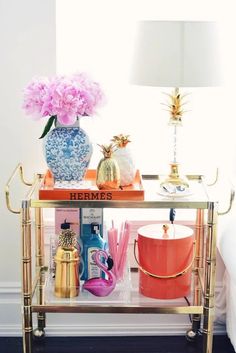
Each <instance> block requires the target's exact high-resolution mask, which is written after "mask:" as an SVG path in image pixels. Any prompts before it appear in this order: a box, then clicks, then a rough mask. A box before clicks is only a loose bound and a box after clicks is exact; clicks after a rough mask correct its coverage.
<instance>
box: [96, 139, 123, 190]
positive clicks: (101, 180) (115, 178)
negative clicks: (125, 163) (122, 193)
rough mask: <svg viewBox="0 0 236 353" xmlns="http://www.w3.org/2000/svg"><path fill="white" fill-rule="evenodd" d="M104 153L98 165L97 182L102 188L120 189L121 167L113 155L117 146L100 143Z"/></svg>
mask: <svg viewBox="0 0 236 353" xmlns="http://www.w3.org/2000/svg"><path fill="white" fill-rule="evenodd" d="M99 146H100V147H101V149H102V150H101V151H102V153H103V155H104V158H102V159H101V160H100V162H99V164H98V167H97V178H96V184H97V187H98V189H100V190H112V189H119V187H120V169H119V166H118V163H117V162H116V160H115V159H114V158H113V157H112V154H113V152H114V148H115V146H114V145H113V144H110V145H99Z"/></svg>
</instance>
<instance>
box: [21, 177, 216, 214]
mask: <svg viewBox="0 0 236 353" xmlns="http://www.w3.org/2000/svg"><path fill="white" fill-rule="evenodd" d="M43 177H44V175H40V174H39V175H37V177H36V179H35V181H34V183H33V185H32V187H31V188H30V190H29V192H28V194H27V199H28V200H30V206H31V207H33V208H38V207H42V208H56V207H61V208H67V207H75V208H77V207H78V208H171V207H175V208H186V209H207V208H208V203H209V202H211V201H214V200H211V199H210V196H209V191H208V188H207V186H206V184H205V181H204V178H203V176H201V175H188V176H187V177H188V180H189V185H190V192H189V194H187V195H186V196H181V197H179V196H178V197H176V196H165V195H163V194H162V193H161V192H160V190H161V189H160V180H162V178H161V176H158V175H142V177H141V181H142V184H141V185H142V188H143V199H135V198H134V199H132V198H131V199H127V200H125V199H122V200H112V199H111V200H108V199H106V200H101V199H100V200H86V199H84V200H74V198H73V199H72V200H55V199H54V200H46V199H45V200H40V199H39V197H38V195H39V190H40V188H41V185H42V180H43Z"/></svg>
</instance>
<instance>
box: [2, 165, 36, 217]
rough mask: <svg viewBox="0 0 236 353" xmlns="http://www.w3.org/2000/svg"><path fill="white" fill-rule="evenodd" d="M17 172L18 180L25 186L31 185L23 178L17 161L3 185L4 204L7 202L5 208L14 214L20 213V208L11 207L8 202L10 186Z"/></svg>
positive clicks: (21, 168) (21, 169)
mask: <svg viewBox="0 0 236 353" xmlns="http://www.w3.org/2000/svg"><path fill="white" fill-rule="evenodd" d="M18 172H19V174H20V180H21V182H22V183H23V184H24V185H26V186H32V183H29V182H27V181H25V178H24V172H23V167H22V164H21V163H19V164H18V165H17V166H16V168H15V169H14V171H13V173H12V175H11V176H10V178H9V179H8V181H7V183H6V186H5V196H6V204H7V208H8V210H9V211H10V212H12V213H15V214H20V212H21V211H20V209H18V210H16V209H14V208H12V207H11V202H10V186H11V183H12V181H13V180H14V178H15V176H16V174H17V173H18Z"/></svg>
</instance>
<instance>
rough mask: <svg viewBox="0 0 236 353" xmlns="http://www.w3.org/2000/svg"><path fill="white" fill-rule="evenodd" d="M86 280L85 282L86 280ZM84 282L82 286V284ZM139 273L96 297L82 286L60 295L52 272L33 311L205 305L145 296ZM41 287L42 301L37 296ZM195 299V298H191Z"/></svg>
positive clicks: (178, 309)
mask: <svg viewBox="0 0 236 353" xmlns="http://www.w3.org/2000/svg"><path fill="white" fill-rule="evenodd" d="M82 283H83V282H82ZM82 283H81V287H82ZM137 283H138V273H137V272H132V273H131V275H130V276H128V277H127V278H126V279H125V280H124V281H122V282H120V283H118V284H117V286H116V288H115V289H114V291H113V292H112V293H111V294H110V295H109V296H107V297H96V296H94V295H92V294H91V293H89V292H87V291H83V290H81V291H80V293H79V296H77V297H74V298H57V297H56V296H55V295H54V293H53V291H54V283H53V279H50V278H49V276H48V274H47V275H46V277H45V280H44V283H43V284H42V285H39V284H38V285H37V286H36V290H35V293H34V297H33V301H32V310H33V312H80V313H169V314H176V313H178V314H202V313H203V307H202V306H186V301H185V299H184V298H178V299H172V300H170V299H168V300H160V299H153V298H148V297H145V296H143V295H142V294H140V293H139V290H138V286H137ZM40 291H41V298H43V301H42V304H41V305H40V304H38V303H37V300H38V298H39V294H40ZM188 299H189V301H190V302H191V298H188Z"/></svg>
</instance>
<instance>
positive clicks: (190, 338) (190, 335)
mask: <svg viewBox="0 0 236 353" xmlns="http://www.w3.org/2000/svg"><path fill="white" fill-rule="evenodd" d="M198 335H199V333H198V332H195V331H193V330H192V329H190V330H188V331H187V332H186V339H187V340H188V341H189V342H195V341H196V340H197V337H198Z"/></svg>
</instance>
